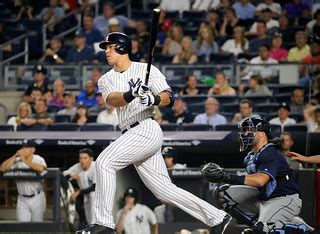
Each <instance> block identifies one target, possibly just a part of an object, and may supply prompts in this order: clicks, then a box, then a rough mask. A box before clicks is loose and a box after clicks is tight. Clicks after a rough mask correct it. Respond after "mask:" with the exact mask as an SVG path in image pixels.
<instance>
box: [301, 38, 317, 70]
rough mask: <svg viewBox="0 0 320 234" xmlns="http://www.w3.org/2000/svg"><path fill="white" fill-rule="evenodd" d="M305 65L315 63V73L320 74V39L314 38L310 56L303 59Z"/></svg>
mask: <svg viewBox="0 0 320 234" xmlns="http://www.w3.org/2000/svg"><path fill="white" fill-rule="evenodd" d="M303 63H304V64H310V63H315V64H316V65H315V68H314V69H315V70H316V71H314V72H316V73H319V72H320V68H319V65H318V64H319V63H320V38H313V39H312V41H311V43H310V54H309V55H307V56H306V57H305V58H304V59H303Z"/></svg>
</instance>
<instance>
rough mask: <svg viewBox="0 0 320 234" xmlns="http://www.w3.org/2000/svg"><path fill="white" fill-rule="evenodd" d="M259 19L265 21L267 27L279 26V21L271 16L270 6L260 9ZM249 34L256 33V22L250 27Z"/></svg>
mask: <svg viewBox="0 0 320 234" xmlns="http://www.w3.org/2000/svg"><path fill="white" fill-rule="evenodd" d="M260 17H261V19H262V20H263V21H265V22H266V25H267V29H268V30H269V29H272V28H279V21H278V20H275V19H273V18H272V11H271V9H270V8H268V7H267V8H265V9H263V10H262V11H261V15H260ZM250 34H252V35H255V34H257V23H256V22H255V23H253V24H252V26H251V28H250Z"/></svg>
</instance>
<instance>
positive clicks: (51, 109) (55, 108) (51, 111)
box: [48, 105, 59, 113]
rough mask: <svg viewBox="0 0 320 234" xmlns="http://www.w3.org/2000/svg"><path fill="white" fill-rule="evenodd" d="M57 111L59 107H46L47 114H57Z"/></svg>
mask: <svg viewBox="0 0 320 234" xmlns="http://www.w3.org/2000/svg"><path fill="white" fill-rule="evenodd" d="M58 111H59V107H58V106H56V105H48V112H49V113H57V112H58Z"/></svg>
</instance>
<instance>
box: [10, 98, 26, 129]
mask: <svg viewBox="0 0 320 234" xmlns="http://www.w3.org/2000/svg"><path fill="white" fill-rule="evenodd" d="M31 114H32V111H31V106H30V105H29V103H27V102H21V103H20V105H19V107H18V111H17V116H12V117H11V118H10V119H9V120H8V122H7V124H10V125H12V126H13V128H14V131H16V130H17V126H18V125H20V124H22V123H23V121H24V120H25V119H26V118H29V117H30V115H31Z"/></svg>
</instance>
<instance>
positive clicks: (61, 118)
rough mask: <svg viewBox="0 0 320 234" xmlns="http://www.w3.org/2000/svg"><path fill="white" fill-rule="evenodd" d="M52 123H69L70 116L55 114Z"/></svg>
mask: <svg viewBox="0 0 320 234" xmlns="http://www.w3.org/2000/svg"><path fill="white" fill-rule="evenodd" d="M54 122H55V123H66V122H71V116H70V115H59V114H56V115H55V116H54Z"/></svg>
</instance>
